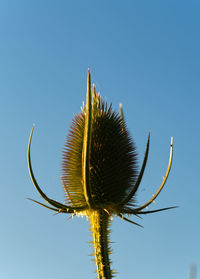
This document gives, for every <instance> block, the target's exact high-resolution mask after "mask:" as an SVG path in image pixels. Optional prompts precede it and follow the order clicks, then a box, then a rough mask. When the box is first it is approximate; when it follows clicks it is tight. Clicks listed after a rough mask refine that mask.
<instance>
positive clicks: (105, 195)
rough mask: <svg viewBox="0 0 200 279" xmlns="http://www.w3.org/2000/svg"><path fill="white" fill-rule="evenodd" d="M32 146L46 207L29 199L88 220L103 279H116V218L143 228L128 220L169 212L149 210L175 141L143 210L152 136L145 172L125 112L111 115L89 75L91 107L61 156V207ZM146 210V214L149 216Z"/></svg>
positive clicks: (77, 120) (75, 125)
mask: <svg viewBox="0 0 200 279" xmlns="http://www.w3.org/2000/svg"><path fill="white" fill-rule="evenodd" d="M33 130H34V126H33V128H32V130H31V134H30V139H29V144H28V167H29V172H30V177H31V179H32V182H33V184H34V186H35V188H36V190H37V191H38V192H39V194H40V196H41V197H42V198H43V199H44V200H45V201H46V203H45V204H44V203H41V202H39V201H36V200H33V199H30V200H32V201H34V202H36V203H37V204H39V205H42V206H44V207H46V208H48V209H50V210H52V211H55V212H56V213H67V214H70V215H71V216H73V215H77V216H80V215H81V216H86V218H87V219H89V221H90V230H91V234H92V242H91V243H92V244H93V247H94V254H93V256H94V259H95V262H96V267H97V270H96V272H97V278H98V279H110V278H113V277H114V276H115V274H116V272H115V271H114V270H112V269H111V260H110V254H111V247H110V246H111V242H110V225H111V221H112V219H113V217H115V216H118V217H120V218H121V219H122V220H124V221H127V222H130V223H132V224H135V225H137V226H141V225H140V224H138V223H136V222H135V221H133V220H131V219H130V218H128V217H127V216H131V215H133V216H136V217H139V216H140V215H147V214H150V213H155V212H159V211H163V210H167V209H172V208H175V206H173V207H166V208H162V209H155V210H148V209H147V207H148V206H149V205H150V204H152V203H153V202H154V201H155V199H156V198H157V196H158V195H159V193H160V192H161V190H162V189H163V187H164V185H165V183H166V180H167V178H168V175H169V172H170V169H171V164H172V154H173V139H172V138H171V145H170V157H169V164H168V168H167V171H166V174H165V175H164V177H163V180H162V183H161V185H160V187H159V188H158V190H157V191H156V193H155V194H154V195H153V196H152V197H151V198H150V199H149V200H148V201H147V202H145V203H144V204H143V205H141V206H136V193H137V191H138V188H139V185H140V182H141V180H142V177H143V173H144V170H145V166H146V162H147V158H148V153H149V143H150V134H149V136H148V140H147V145H146V151H145V154H144V159H143V163H142V166H141V169H140V171H138V157H137V152H136V148H135V143H134V141H133V140H132V138H131V137H130V134H129V132H128V130H127V127H126V123H125V120H124V114H123V110H122V106H121V105H120V111H119V113H118V112H116V111H114V110H113V109H112V105H108V104H107V103H106V102H104V101H103V100H102V97H101V96H100V94H99V93H98V94H97V93H96V89H95V86H94V85H93V86H92V87H91V77H90V71H89V70H88V78H87V96H86V104H85V105H84V104H83V106H82V108H81V112H80V113H78V114H77V115H75V116H74V119H73V121H72V125H71V129H70V131H69V134H68V136H67V140H66V144H65V147H64V150H63V155H62V176H61V181H62V185H63V187H64V191H65V196H66V201H65V203H60V202H58V201H55V200H53V199H51V198H49V197H48V196H47V195H46V194H45V193H44V192H43V191H42V189H41V188H40V186H39V185H38V183H37V180H36V178H35V175H34V173H33V169H32V164H31V155H30V148H31V141H32V136H33ZM145 209H146V210H145ZM141 227H142V226H141Z"/></svg>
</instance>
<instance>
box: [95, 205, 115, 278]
mask: <svg viewBox="0 0 200 279" xmlns="http://www.w3.org/2000/svg"><path fill="white" fill-rule="evenodd" d="M109 225H110V216H109V215H108V213H107V212H105V211H104V210H102V209H100V210H95V211H91V214H90V226H91V231H92V238H93V241H92V242H91V243H92V244H93V246H94V254H93V255H94V257H95V262H96V266H97V276H98V277H97V278H98V279H111V278H113V272H112V270H111V269H110V265H111V262H110V259H109V255H110V254H111V250H110V247H109V244H110V242H109V233H110V229H109Z"/></svg>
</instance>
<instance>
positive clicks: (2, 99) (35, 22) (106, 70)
mask: <svg viewBox="0 0 200 279" xmlns="http://www.w3.org/2000/svg"><path fill="white" fill-rule="evenodd" d="M199 14H200V2H199V1H197V0H196V1H195V0H190V1H185V0H181V1H180V0H178V1H174V0H167V1H158V0H152V1H146V0H144V1H135V0H129V1H128V0H125V1H112V0H111V1H108V0H101V1H94V0H93V1H92V0H90V1H88V0H85V1H81V0H79V1H78V0H77V1H67V0H59V1H53V0H48V1H47V0H46V1H45V0H34V1H33V0H31V1H25V0H19V1H14V0H1V1H0V124H1V125H0V177H1V202H0V222H1V224H0V278H3V279H33V278H34V279H35V278H37V279H43V278H48V279H54V278H63V279H64V278H73V279H79V278H83V279H89V278H95V274H94V273H93V272H94V270H95V266H94V263H93V262H92V261H91V260H92V257H91V256H89V254H91V253H92V252H93V250H92V248H91V247H90V246H89V244H88V243H89V241H90V240H91V238H90V232H89V231H88V229H89V223H88V221H86V220H85V219H81V218H76V217H75V218H73V219H72V220H69V221H67V222H66V218H67V217H68V216H65V215H57V216H53V214H52V212H51V211H48V210H47V209H45V208H42V207H40V206H37V205H36V204H34V203H32V202H31V201H29V200H27V198H28V197H30V198H34V199H37V200H39V201H41V199H40V197H39V195H38V194H37V193H36V190H35V189H34V187H33V185H32V183H31V180H30V178H29V174H28V167H27V144H28V138H29V134H30V131H31V128H32V125H33V123H35V125H36V128H35V134H34V137H33V142H32V163H33V167H34V170H35V174H36V176H37V179H38V182H39V183H40V185H41V187H42V188H43V190H44V192H45V193H46V194H48V195H49V196H50V197H52V198H54V199H57V200H59V201H61V202H62V201H63V200H64V191H63V189H62V186H61V182H60V174H61V171H60V169H61V152H62V148H63V145H64V142H65V138H66V135H67V132H68V128H69V126H70V123H71V120H72V117H73V114H74V113H77V112H79V110H80V106H81V105H82V102H83V101H84V100H85V93H86V78H87V69H88V68H90V70H91V74H92V81H93V82H94V83H95V84H96V87H97V90H98V91H100V92H101V94H102V95H103V97H104V99H105V100H107V101H108V102H112V103H113V107H114V108H115V109H118V105H119V103H120V102H122V103H123V107H124V113H125V117H126V120H127V126H128V128H129V130H130V133H131V135H132V136H133V138H134V140H135V142H136V145H137V149H138V153H139V162H140V163H141V162H142V159H143V155H144V150H145V145H146V140H147V135H148V132H149V131H151V145H150V154H149V160H148V164H147V168H146V172H145V175H144V178H143V180H142V184H141V187H140V190H139V192H138V205H140V204H142V203H143V202H145V201H146V200H147V199H149V197H151V195H152V194H153V193H154V192H155V191H156V189H157V187H158V186H159V185H160V183H161V181H162V176H163V175H164V173H165V171H166V167H167V164H168V158H169V146H170V137H171V136H173V137H174V161H173V166H172V171H171V174H170V177H169V179H168V181H167V184H166V186H165V188H164V190H163V191H162V192H161V194H160V196H159V197H158V199H157V200H156V203H155V204H153V205H151V207H150V208H149V209H152V210H153V209H157V208H161V207H166V206H174V205H178V206H179V208H178V209H175V210H171V211H168V212H161V213H157V214H155V215H153V214H152V215H148V216H145V217H144V218H143V219H142V220H139V219H135V221H136V222H140V223H141V224H142V225H143V226H144V229H141V228H139V227H136V226H134V225H131V224H129V223H126V222H124V221H122V220H121V219H118V218H115V219H114V220H113V224H112V234H111V240H112V241H113V242H114V243H113V255H112V257H111V258H112V260H113V268H114V269H116V270H117V271H118V272H119V274H118V275H117V277H116V278H120V279H125V278H126V279H127V278H137V279H146V278H150V279H161V278H162V279H169V278H170V279H179V278H181V279H188V278H189V267H190V264H192V263H196V264H197V269H198V272H199V274H198V276H197V277H198V278H200V277H199V276H200V245H199V235H200V221H199V220H200V205H199V201H200V200H199V197H200V185H199V172H200V169H199V156H200V148H199V146H200V145H199V140H200V129H199V122H200V79H199V77H200V66H199V65H200V33H199V30H200V17H199Z"/></svg>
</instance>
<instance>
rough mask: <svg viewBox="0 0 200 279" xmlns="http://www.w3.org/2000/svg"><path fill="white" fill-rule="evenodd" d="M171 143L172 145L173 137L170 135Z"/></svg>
mask: <svg viewBox="0 0 200 279" xmlns="http://www.w3.org/2000/svg"><path fill="white" fill-rule="evenodd" d="M171 145H173V137H171Z"/></svg>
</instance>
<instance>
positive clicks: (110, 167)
mask: <svg viewBox="0 0 200 279" xmlns="http://www.w3.org/2000/svg"><path fill="white" fill-rule="evenodd" d="M86 113H87V110H86V108H85V106H83V108H82V112H80V113H79V114H77V115H75V117H74V119H73V120H72V125H71V128H70V131H69V134H68V136H67V140H66V144H65V149H64V152H63V158H62V159H63V160H62V162H63V163H62V182H63V186H64V190H65V193H66V197H67V202H69V203H70V204H71V205H72V206H84V205H86V199H85V195H84V187H83V177H82V175H83V174H82V173H83V172H82V167H83V165H82V164H83V163H82V155H83V154H82V153H83V142H84V130H85V125H86V124H85V119H86ZM91 130H92V132H91V145H90V155H89V179H90V189H91V197H92V200H93V203H92V207H93V208H96V209H98V208H102V207H103V208H105V209H108V210H111V211H112V210H113V211H114V208H118V207H119V206H120V204H121V203H122V202H123V200H124V199H125V198H126V196H127V195H128V193H129V192H130V191H131V189H132V188H133V185H134V184H135V181H136V178H137V174H138V172H137V154H136V149H135V144H134V142H133V141H132V139H131V137H130V135H129V132H128V130H127V128H126V124H125V122H124V119H122V117H121V116H120V114H119V113H118V112H116V111H113V110H112V106H111V105H110V106H108V105H107V103H105V102H103V100H102V98H101V96H100V94H96V92H95V90H93V94H92V129H91Z"/></svg>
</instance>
